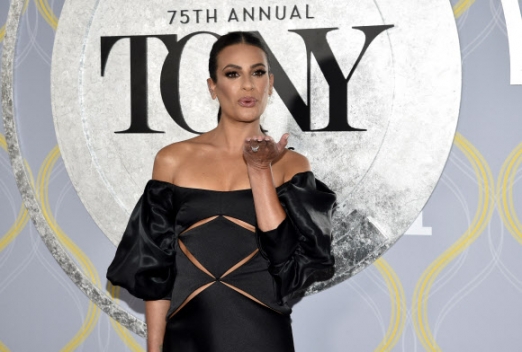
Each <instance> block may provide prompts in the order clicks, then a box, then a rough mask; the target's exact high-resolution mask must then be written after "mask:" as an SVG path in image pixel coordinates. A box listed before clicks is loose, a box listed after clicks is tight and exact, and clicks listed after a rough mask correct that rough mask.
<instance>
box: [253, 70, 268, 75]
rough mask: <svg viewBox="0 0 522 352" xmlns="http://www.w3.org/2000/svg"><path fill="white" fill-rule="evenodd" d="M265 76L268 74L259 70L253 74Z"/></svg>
mask: <svg viewBox="0 0 522 352" xmlns="http://www.w3.org/2000/svg"><path fill="white" fill-rule="evenodd" d="M264 74H266V71H265V70H257V71H255V72H254V73H253V75H254V76H263V75H264Z"/></svg>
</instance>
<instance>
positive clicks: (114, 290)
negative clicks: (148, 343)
mask: <svg viewBox="0 0 522 352" xmlns="http://www.w3.org/2000/svg"><path fill="white" fill-rule="evenodd" d="M107 291H109V292H110V295H111V296H112V297H113V299H114V301H115V302H116V303H119V301H120V300H119V297H120V287H119V286H113V285H112V284H111V283H110V282H107ZM109 319H110V322H111V325H112V327H113V328H114V330H116V333H117V334H118V336H119V337H120V339H121V340H122V341H123V343H125V345H126V346H127V347H128V348H129V349H130V350H131V351H133V352H145V350H144V349H143V347H141V345H140V344H139V343H138V341H136V339H134V337H133V336H132V335H131V334H130V331H129V330H128V329H127V328H126V327H124V326H122V325H121V324H120V323H119V322H117V321H116V320H114V319H113V318H111V317H110V316H109Z"/></svg>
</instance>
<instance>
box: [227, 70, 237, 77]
mask: <svg viewBox="0 0 522 352" xmlns="http://www.w3.org/2000/svg"><path fill="white" fill-rule="evenodd" d="M225 76H226V77H228V78H236V77H239V73H237V72H236V71H229V72H227V73H225Z"/></svg>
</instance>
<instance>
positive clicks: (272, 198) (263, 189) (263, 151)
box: [243, 134, 310, 232]
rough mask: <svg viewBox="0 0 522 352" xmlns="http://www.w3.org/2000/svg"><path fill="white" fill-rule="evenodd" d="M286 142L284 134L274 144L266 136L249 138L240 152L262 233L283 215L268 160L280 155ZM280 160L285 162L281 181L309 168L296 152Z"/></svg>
mask: <svg viewBox="0 0 522 352" xmlns="http://www.w3.org/2000/svg"><path fill="white" fill-rule="evenodd" d="M257 140H260V142H258V141H257ZM287 141H288V134H284V135H283V136H282V137H281V140H280V141H279V142H278V143H275V142H274V141H273V140H272V139H271V138H270V137H268V136H259V137H252V138H249V139H247V140H246V141H245V146H244V149H243V155H244V157H245V161H246V163H247V170H248V178H249V180H250V186H251V187H252V194H253V196H254V205H255V209H256V218H257V227H258V228H259V229H260V230H261V231H264V232H266V231H270V230H273V229H275V228H276V227H277V226H278V225H279V224H281V222H283V220H284V219H285V218H286V213H285V211H284V209H283V207H282V206H281V203H280V201H279V198H278V197H277V193H276V187H275V184H274V178H273V174H272V163H273V162H274V161H277V160H279V159H281V158H282V157H283V156H284V154H285V153H286V149H285V147H286V144H287ZM258 146H259V149H257V152H254V151H253V150H252V147H254V150H256V149H255V148H257V147H258ZM284 162H285V163H286V164H287V165H285V167H284V170H285V171H286V172H285V175H284V178H285V181H287V179H290V178H291V177H292V176H293V175H294V174H296V173H298V172H304V171H309V170H310V164H309V162H308V160H307V159H306V157H304V156H302V155H300V154H295V155H294V156H293V157H287V158H285V160H284Z"/></svg>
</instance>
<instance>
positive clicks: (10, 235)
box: [0, 133, 32, 252]
mask: <svg viewBox="0 0 522 352" xmlns="http://www.w3.org/2000/svg"><path fill="white" fill-rule="evenodd" d="M0 147H2V149H4V150H5V151H6V152H7V142H6V140H5V137H4V135H3V134H1V133H0ZM26 167H28V165H27V163H26ZM27 170H28V172H29V174H30V177H31V179H32V173H31V169H30V168H29V167H28V168H27ZM28 221H29V213H28V212H27V209H26V208H25V206H24V204H23V203H22V204H21V205H20V210H19V211H18V216H17V217H16V220H15V222H14V224H13V225H11V227H10V228H9V230H7V232H6V233H5V235H3V236H2V237H1V238H0V252H2V251H3V250H4V249H5V248H6V247H7V246H8V245H9V244H10V243H11V242H12V241H13V240H14V239H15V238H16V236H18V235H19V234H20V232H22V230H23V228H24V227H25V225H27V222H28Z"/></svg>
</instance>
